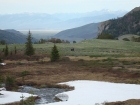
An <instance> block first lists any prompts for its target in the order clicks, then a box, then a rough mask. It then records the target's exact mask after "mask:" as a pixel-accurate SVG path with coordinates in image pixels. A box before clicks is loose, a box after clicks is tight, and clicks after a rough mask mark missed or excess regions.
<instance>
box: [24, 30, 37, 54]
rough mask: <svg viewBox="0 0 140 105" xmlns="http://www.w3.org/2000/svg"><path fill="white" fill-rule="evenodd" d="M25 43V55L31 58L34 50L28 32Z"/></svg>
mask: <svg viewBox="0 0 140 105" xmlns="http://www.w3.org/2000/svg"><path fill="white" fill-rule="evenodd" d="M26 39H27V42H26V43H25V55H28V56H31V55H34V54H35V50H34V48H33V45H32V36H31V32H30V31H29V33H28V37H27V38H26Z"/></svg>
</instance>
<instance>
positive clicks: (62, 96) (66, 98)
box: [55, 93, 69, 101]
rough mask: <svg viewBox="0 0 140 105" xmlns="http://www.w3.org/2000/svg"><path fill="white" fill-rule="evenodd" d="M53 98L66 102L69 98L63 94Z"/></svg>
mask: <svg viewBox="0 0 140 105" xmlns="http://www.w3.org/2000/svg"><path fill="white" fill-rule="evenodd" d="M55 97H56V98H57V99H59V100H60V101H68V98H69V96H68V95H67V94H63V93H60V94H57V95H55Z"/></svg>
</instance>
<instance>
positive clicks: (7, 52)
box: [4, 44, 9, 57]
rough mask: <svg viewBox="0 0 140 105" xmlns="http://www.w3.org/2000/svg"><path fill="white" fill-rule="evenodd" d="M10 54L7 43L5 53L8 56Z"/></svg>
mask: <svg viewBox="0 0 140 105" xmlns="http://www.w3.org/2000/svg"><path fill="white" fill-rule="evenodd" d="M8 54H9V51H8V46H7V44H6V46H5V50H4V55H5V56H6V57H7V56H8Z"/></svg>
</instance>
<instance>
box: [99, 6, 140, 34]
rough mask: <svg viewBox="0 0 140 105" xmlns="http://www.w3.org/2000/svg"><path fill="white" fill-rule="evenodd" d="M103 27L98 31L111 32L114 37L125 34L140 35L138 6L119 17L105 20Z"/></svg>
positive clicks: (139, 11)
mask: <svg viewBox="0 0 140 105" xmlns="http://www.w3.org/2000/svg"><path fill="white" fill-rule="evenodd" d="M102 27H103V26H102ZM103 28H104V29H103V30H102V31H101V32H100V33H108V34H112V35H114V37H118V36H121V35H125V34H135V35H140V7H137V8H135V9H133V10H132V11H130V12H129V13H128V14H126V15H125V16H123V17H121V18H118V19H111V20H109V21H107V22H106V24H105V23H104V27H103Z"/></svg>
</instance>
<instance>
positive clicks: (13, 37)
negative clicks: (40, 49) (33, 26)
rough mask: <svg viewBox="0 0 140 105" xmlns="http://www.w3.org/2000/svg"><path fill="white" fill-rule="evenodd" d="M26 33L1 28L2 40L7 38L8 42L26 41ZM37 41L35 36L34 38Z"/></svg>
mask: <svg viewBox="0 0 140 105" xmlns="http://www.w3.org/2000/svg"><path fill="white" fill-rule="evenodd" d="M26 37H27V36H26V35H24V34H22V33H20V32H19V31H16V30H13V29H8V30H0V40H5V41H6V43H19V44H21V43H25V42H26ZM32 41H33V42H34V41H36V39H35V38H33V40H32Z"/></svg>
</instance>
